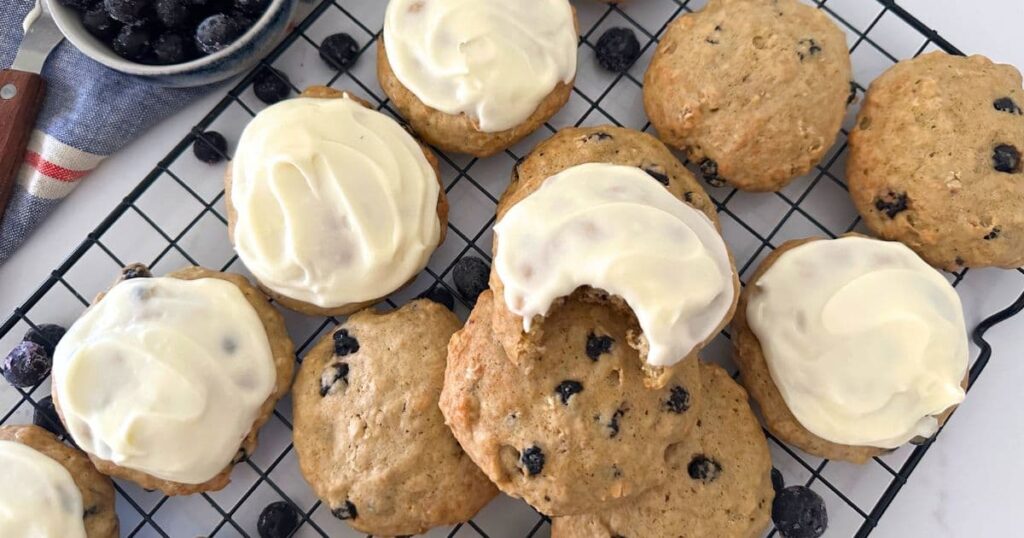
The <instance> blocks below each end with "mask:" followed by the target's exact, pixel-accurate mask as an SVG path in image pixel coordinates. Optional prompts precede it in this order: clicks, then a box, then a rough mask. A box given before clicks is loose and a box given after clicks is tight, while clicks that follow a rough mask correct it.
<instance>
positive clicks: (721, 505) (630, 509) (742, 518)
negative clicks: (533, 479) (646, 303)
mask: <svg viewBox="0 0 1024 538" xmlns="http://www.w3.org/2000/svg"><path fill="white" fill-rule="evenodd" d="M700 375H701V383H702V384H703V385H704V388H703V393H704V403H703V405H702V406H701V410H700V422H699V423H698V424H697V427H696V428H695V429H694V430H693V433H692V434H691V435H690V437H688V438H687V439H686V440H685V441H683V442H682V443H679V444H677V445H674V446H672V447H671V448H670V449H669V452H668V461H669V465H670V467H669V474H670V477H671V478H670V479H669V481H668V482H666V483H665V485H662V486H658V487H656V488H654V489H652V490H650V491H648V492H647V493H644V494H643V495H640V496H639V497H637V498H636V500H635V501H632V502H629V503H627V504H624V505H623V506H619V507H614V508H610V509H606V510H598V511H596V512H594V513H593V514H590V515H581V516H574V517H560V518H555V519H554V521H553V522H552V528H551V536H552V538H613V537H628V538H642V537H650V538H654V537H672V538H706V537H712V536H713V537H715V538H759V537H760V536H762V535H763V534H764V531H765V529H766V528H767V527H768V522H769V520H770V519H771V507H772V498H773V497H774V496H775V493H774V491H773V489H772V481H771V469H772V462H771V456H770V454H769V453H768V442H767V441H766V440H765V437H764V433H763V432H762V431H761V425H760V424H759V423H758V421H757V417H755V416H754V413H753V412H752V411H751V410H750V405H749V404H748V403H747V393H746V391H744V390H743V389H742V388H741V387H740V386H739V385H737V384H736V382H735V381H733V380H732V378H730V377H729V374H728V373H726V372H725V370H722V369H721V368H720V367H718V366H715V365H711V364H704V365H701V370H700Z"/></svg>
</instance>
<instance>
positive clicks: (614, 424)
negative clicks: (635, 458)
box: [608, 407, 626, 439]
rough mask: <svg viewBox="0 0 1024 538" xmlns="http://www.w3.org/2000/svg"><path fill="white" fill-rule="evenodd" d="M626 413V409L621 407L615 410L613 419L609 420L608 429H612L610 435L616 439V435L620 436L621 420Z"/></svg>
mask: <svg viewBox="0 0 1024 538" xmlns="http://www.w3.org/2000/svg"><path fill="white" fill-rule="evenodd" d="M625 414H626V410H625V409H623V408H621V407H620V408H618V409H616V410H615V412H614V413H612V419H611V420H609V421H608V429H609V430H611V433H609V434H608V437H610V438H612V439H615V438H616V437H618V436H619V420H620V419H622V417H623V416H624V415H625Z"/></svg>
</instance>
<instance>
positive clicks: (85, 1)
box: [60, 0, 96, 11]
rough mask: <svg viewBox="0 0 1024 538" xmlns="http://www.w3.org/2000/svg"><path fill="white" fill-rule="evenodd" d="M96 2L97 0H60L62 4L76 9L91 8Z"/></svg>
mask: <svg viewBox="0 0 1024 538" xmlns="http://www.w3.org/2000/svg"><path fill="white" fill-rule="evenodd" d="M95 3H96V0H60V5H62V6H64V7H69V8H71V9H74V10H76V11H85V10H87V9H91V8H92V6H93V5H94V4H95Z"/></svg>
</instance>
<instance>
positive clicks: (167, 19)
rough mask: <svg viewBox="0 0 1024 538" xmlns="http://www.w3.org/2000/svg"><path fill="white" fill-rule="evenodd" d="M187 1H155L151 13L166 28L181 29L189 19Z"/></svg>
mask: <svg viewBox="0 0 1024 538" xmlns="http://www.w3.org/2000/svg"><path fill="white" fill-rule="evenodd" d="M189 7H190V6H189V2H188V0H156V3H155V4H154V5H153V11H154V12H155V13H156V20H158V21H160V24H163V25H164V26H166V27H167V28H182V27H184V26H185V25H186V24H188V22H189V19H190V18H191V16H190V13H189Z"/></svg>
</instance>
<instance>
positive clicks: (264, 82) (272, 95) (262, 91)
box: [252, 67, 292, 105]
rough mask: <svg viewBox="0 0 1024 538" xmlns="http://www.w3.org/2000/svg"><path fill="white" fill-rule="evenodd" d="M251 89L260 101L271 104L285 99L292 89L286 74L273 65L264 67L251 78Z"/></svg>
mask: <svg viewBox="0 0 1024 538" xmlns="http://www.w3.org/2000/svg"><path fill="white" fill-rule="evenodd" d="M252 91H253V92H254V93H255V94H256V97H258V98H259V100H260V101H263V102H264V103H266V104H268V105H272V104H274V103H277V102H280V101H282V100H284V99H287V98H288V95H289V94H290V93H291V91H292V89H291V85H290V84H289V81H288V75H286V74H284V73H282V72H281V71H278V70H277V69H274V68H273V67H264V68H263V69H261V70H260V72H259V73H257V74H256V78H254V79H253V82H252Z"/></svg>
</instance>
